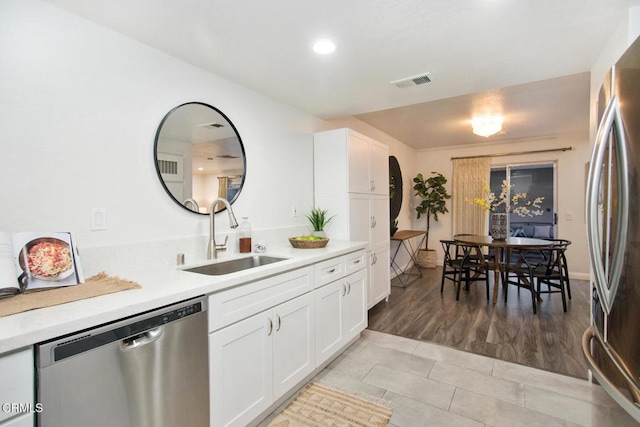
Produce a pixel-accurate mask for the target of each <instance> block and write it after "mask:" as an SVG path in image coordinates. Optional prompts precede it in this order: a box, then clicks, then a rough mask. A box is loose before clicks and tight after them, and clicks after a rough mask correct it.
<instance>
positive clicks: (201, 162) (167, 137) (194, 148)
mask: <svg viewBox="0 0 640 427" xmlns="http://www.w3.org/2000/svg"><path fill="white" fill-rule="evenodd" d="M154 160H155V164H156V170H157V172H158V177H159V178H160V182H161V183H162V186H163V187H164V189H165V190H166V191H167V194H168V195H169V196H170V197H171V198H172V199H173V200H174V201H175V202H176V203H178V204H179V205H180V206H182V207H183V208H184V209H187V210H189V211H191V212H197V213H200V214H204V215H208V214H209V210H210V208H211V203H212V201H213V199H215V198H216V197H222V198H225V199H227V200H229V202H230V203H233V202H234V201H235V200H236V199H237V198H238V195H239V194H240V191H241V190H242V185H243V184H244V177H245V170H246V161H245V155H244V146H243V145H242V140H241V139H240V134H238V131H237V130H236V128H235V126H234V125H233V123H231V121H230V120H229V119H228V118H227V116H225V115H224V114H223V113H222V111H220V110H218V109H217V108H215V107H212V106H210V105H207V104H203V103H201V102H189V103H186V104H182V105H179V106H177V107H176V108H174V109H173V110H171V111H169V113H167V115H166V116H164V119H162V122H161V123H160V126H159V127H158V131H157V132H156V141H155V149H154ZM223 209H225V207H224V205H223V204H222V203H218V204H217V205H216V206H215V208H214V210H215V212H219V211H221V210H223Z"/></svg>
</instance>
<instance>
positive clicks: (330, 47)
mask: <svg viewBox="0 0 640 427" xmlns="http://www.w3.org/2000/svg"><path fill="white" fill-rule="evenodd" d="M312 48H313V51H314V52H315V53H317V54H320V55H327V54H329V53H332V52H333V51H334V50H336V45H335V44H333V43H332V42H331V41H330V40H327V39H321V40H318V41H317V42H315V43H314V44H313V47H312Z"/></svg>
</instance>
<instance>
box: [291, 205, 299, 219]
mask: <svg viewBox="0 0 640 427" xmlns="http://www.w3.org/2000/svg"><path fill="white" fill-rule="evenodd" d="M291 216H292V217H294V218H296V217H297V216H298V208H296V205H291Z"/></svg>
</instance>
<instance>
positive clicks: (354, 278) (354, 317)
mask: <svg viewBox="0 0 640 427" xmlns="http://www.w3.org/2000/svg"><path fill="white" fill-rule="evenodd" d="M345 283H346V285H347V292H346V295H345V296H344V304H343V307H344V311H345V313H344V322H345V323H344V330H345V332H344V334H345V341H349V340H350V339H351V338H354V337H355V336H357V335H358V334H359V333H360V332H362V330H363V329H364V328H366V327H367V299H366V298H367V292H366V289H367V272H366V270H360V271H358V272H357V273H353V274H351V275H349V276H347V277H346V278H345Z"/></svg>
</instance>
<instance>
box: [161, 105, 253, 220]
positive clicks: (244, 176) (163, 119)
mask: <svg viewBox="0 0 640 427" xmlns="http://www.w3.org/2000/svg"><path fill="white" fill-rule="evenodd" d="M194 104H195V105H202V106H203V107H207V108H211V109H212V110H214V111H215V112H217V113H218V114H220V115H221V116H222V118H224V119H225V120H226V121H227V122H228V123H229V125H231V128H232V129H233V131H234V132H235V134H236V135H237V136H238V142H239V143H240V150H241V151H242V168H243V173H242V181H241V182H240V189H239V190H238V192H237V193H236V194H235V196H233V199H231V200H229V204H233V203H234V202H235V201H236V200H237V199H238V197H239V196H240V193H242V189H243V188H244V181H245V179H246V177H247V155H246V153H245V150H244V143H243V142H242V138H241V137H240V133H239V132H238V129H236V126H235V125H234V124H233V122H232V121H231V120H230V119H229V117H227V115H226V114H224V113H223V112H222V111H220V110H219V109H217V108H216V107H214V106H212V105H209V104H207V103H204V102H197V101H194V102H185V103H183V104H180V105H178V106H176V107H174V108H172V109H171V111H169V112H168V113H167V114H165V116H164V117H163V118H162V121H161V122H160V124H159V125H158V129H157V130H156V136H155V139H154V142H153V163H154V166H155V169H156V174H157V175H158V180H159V181H160V184H162V188H164V191H165V192H166V193H167V195H168V196H169V197H170V198H171V200H173V201H174V202H176V203H177V204H178V205H179V206H180V207H181V208H183V209H185V210H187V211H188V212H191V213H194V214H197V215H209V214H208V213H201V212H196V211H194V210H191V209H189V208H188V207H186V206H185V205H183V204H182V202H181V201H180V200H178V199H176V198H175V197H174V196H173V194H172V193H171V191H169V188H168V187H167V185H166V184H165V182H164V179H162V174H161V173H160V168H159V167H158V138H159V137H160V132H161V131H162V127H163V126H164V124H165V122H166V121H167V119H168V118H169V117H170V116H171V114H172V113H173V112H175V111H176V110H177V109H179V108H180V107H184V106H185V105H194ZM226 209H227V208H226V207H225V206H223V207H222V209H220V210H219V211H216V213H218V212H222V211H225V210H226Z"/></svg>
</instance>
